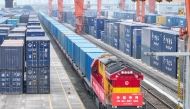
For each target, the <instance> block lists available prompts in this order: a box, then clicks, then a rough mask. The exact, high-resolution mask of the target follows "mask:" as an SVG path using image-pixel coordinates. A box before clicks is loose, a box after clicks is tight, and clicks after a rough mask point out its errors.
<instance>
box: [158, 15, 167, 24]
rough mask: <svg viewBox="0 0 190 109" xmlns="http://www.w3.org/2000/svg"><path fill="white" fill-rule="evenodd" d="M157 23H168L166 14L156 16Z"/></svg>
mask: <svg viewBox="0 0 190 109" xmlns="http://www.w3.org/2000/svg"><path fill="white" fill-rule="evenodd" d="M156 24H159V25H161V24H164V25H165V24H166V16H156Z"/></svg>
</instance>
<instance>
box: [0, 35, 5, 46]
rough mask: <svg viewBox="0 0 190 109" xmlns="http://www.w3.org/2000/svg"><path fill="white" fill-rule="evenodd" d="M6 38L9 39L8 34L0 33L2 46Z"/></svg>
mask: <svg viewBox="0 0 190 109" xmlns="http://www.w3.org/2000/svg"><path fill="white" fill-rule="evenodd" d="M6 37H7V34H6V33H0V45H1V44H2V43H3V41H4V40H5V38H6Z"/></svg>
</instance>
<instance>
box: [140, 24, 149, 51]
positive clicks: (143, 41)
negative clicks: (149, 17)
mask: <svg viewBox="0 0 190 109" xmlns="http://www.w3.org/2000/svg"><path fill="white" fill-rule="evenodd" d="M141 37H142V38H141V44H142V45H146V46H147V47H150V39H151V28H146V27H145V28H142V33H141Z"/></svg>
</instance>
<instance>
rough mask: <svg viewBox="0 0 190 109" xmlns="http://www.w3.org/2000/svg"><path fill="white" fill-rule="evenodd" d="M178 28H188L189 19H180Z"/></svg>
mask: <svg viewBox="0 0 190 109" xmlns="http://www.w3.org/2000/svg"><path fill="white" fill-rule="evenodd" d="M178 26H182V27H186V26H187V19H186V17H179V20H178Z"/></svg>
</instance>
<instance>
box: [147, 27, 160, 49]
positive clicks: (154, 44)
mask: <svg viewBox="0 0 190 109" xmlns="http://www.w3.org/2000/svg"><path fill="white" fill-rule="evenodd" d="M162 44H163V30H159V29H154V30H151V42H150V46H151V49H154V50H157V51H162Z"/></svg>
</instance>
